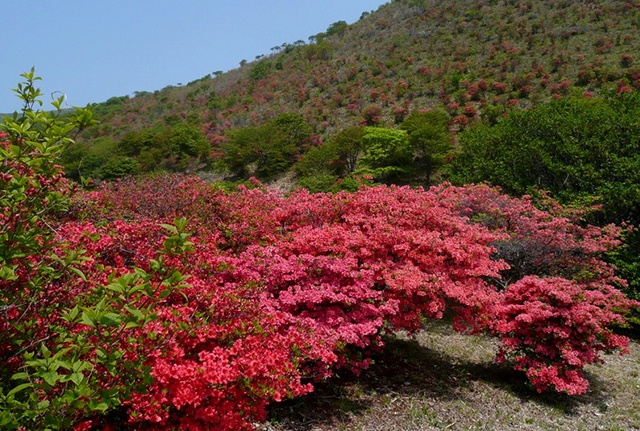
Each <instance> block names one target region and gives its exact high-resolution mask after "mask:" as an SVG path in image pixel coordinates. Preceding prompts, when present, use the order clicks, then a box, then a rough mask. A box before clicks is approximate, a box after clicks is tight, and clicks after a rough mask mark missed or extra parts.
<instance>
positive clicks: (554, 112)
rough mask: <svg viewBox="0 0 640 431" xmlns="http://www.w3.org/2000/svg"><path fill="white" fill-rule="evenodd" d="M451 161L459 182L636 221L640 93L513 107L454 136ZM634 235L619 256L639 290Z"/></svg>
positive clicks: (639, 214)
mask: <svg viewBox="0 0 640 431" xmlns="http://www.w3.org/2000/svg"><path fill="white" fill-rule="evenodd" d="M460 148H461V152H460V154H458V155H457V156H456V158H455V160H454V162H453V163H452V164H451V165H450V169H449V172H448V175H449V178H450V179H451V180H452V181H453V182H455V183H458V184H464V183H475V182H481V181H488V182H491V183H493V184H496V185H499V186H500V187H502V188H503V189H504V190H505V191H507V192H509V193H512V194H516V195H521V194H526V193H532V192H534V190H535V188H542V189H545V190H548V191H550V192H551V194H552V196H554V197H556V198H558V199H559V200H560V201H561V202H564V203H568V204H576V205H583V204H584V203H588V202H593V201H594V200H595V202H596V203H598V204H601V205H602V209H601V211H599V212H598V213H596V214H594V215H592V216H591V221H593V222H597V223H601V224H602V223H611V222H613V223H621V222H630V223H632V224H635V225H639V224H640V95H639V94H638V93H637V92H635V93H623V94H612V95H610V96H609V97H604V98H593V99H589V98H582V97H574V98H567V99H561V100H557V101H554V102H551V103H548V104H545V105H540V106H538V107H535V108H533V109H531V110H528V111H511V112H510V113H509V115H508V117H506V118H501V119H499V120H498V121H497V123H496V124H494V125H491V124H478V125H476V126H475V127H472V128H470V129H468V130H466V131H465V132H463V133H462V134H461V135H460ZM637 236H638V233H633V234H631V235H630V236H629V238H628V242H627V244H628V247H631V249H627V250H626V251H625V252H621V253H619V254H618V255H617V257H618V258H619V259H620V260H619V261H618V264H619V265H618V266H620V267H621V268H622V269H623V271H622V275H624V276H625V277H627V278H628V279H629V282H630V285H631V291H632V292H639V291H640V278H639V277H638V262H639V260H640V258H639V257H638V255H639V254H640V253H639V252H640V249H639V248H638V247H637V245H638V243H639V242H640V241H638V238H637Z"/></svg>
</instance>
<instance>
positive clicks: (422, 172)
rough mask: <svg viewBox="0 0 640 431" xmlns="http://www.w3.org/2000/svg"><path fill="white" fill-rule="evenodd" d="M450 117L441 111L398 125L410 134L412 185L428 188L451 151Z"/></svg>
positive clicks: (416, 115) (415, 114) (417, 115)
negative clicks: (417, 183) (421, 185)
mask: <svg viewBox="0 0 640 431" xmlns="http://www.w3.org/2000/svg"><path fill="white" fill-rule="evenodd" d="M448 123H449V116H448V115H447V114H446V113H445V112H442V111H428V112H413V113H412V114H411V115H409V116H408V117H407V118H406V119H405V120H404V121H403V122H402V124H401V125H400V128H401V129H402V130H406V131H407V133H408V134H409V145H410V146H411V150H412V151H413V162H412V164H413V174H414V181H416V182H422V183H423V184H426V185H429V183H430V180H431V177H432V175H433V174H434V173H435V172H436V171H437V170H438V169H439V168H440V167H442V165H443V164H444V161H445V159H446V157H447V156H448V155H449V154H450V152H451V150H452V149H453V146H452V143H451V135H450V134H449V128H448Z"/></svg>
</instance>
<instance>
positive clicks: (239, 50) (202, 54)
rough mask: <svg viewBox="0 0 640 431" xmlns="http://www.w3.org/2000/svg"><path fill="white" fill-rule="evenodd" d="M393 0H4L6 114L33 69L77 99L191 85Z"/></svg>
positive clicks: (2, 101) (0, 82) (47, 88)
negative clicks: (23, 76) (17, 88)
mask: <svg viewBox="0 0 640 431" xmlns="http://www.w3.org/2000/svg"><path fill="white" fill-rule="evenodd" d="M384 3H386V1H384V0H346V1H345V0H323V1H306V0H182V1H179V0H128V1H125V0H36V1H30V2H26V1H25V0H2V7H1V8H0V14H1V15H2V19H1V20H0V21H1V22H2V24H1V25H0V40H1V41H2V53H0V58H1V61H0V112H11V111H13V110H16V109H19V107H20V103H19V100H18V99H17V98H16V97H15V96H14V94H13V92H12V91H11V89H12V88H15V86H16V84H17V83H18V81H20V79H21V78H20V77H19V75H20V73H22V72H24V71H26V70H28V69H30V68H31V66H35V67H36V73H37V74H38V75H39V76H42V78H43V81H42V83H41V87H42V89H43V91H44V92H45V95H47V98H49V96H48V94H49V93H51V92H52V91H62V92H64V93H66V95H67V101H68V103H69V104H70V105H75V106H82V105H85V104H87V103H92V102H102V101H104V100H106V99H108V98H109V97H112V96H122V95H126V94H132V93H133V92H134V91H153V90H158V89H161V88H163V87H165V86H166V85H176V84H177V83H187V82H189V81H192V80H194V79H197V78H201V77H202V76H204V75H206V74H208V73H211V72H214V71H216V70H223V71H226V70H229V69H233V68H236V67H237V66H238V63H239V62H240V60H242V59H247V60H249V61H251V60H253V59H254V58H255V56H256V55H259V54H269V53H270V48H271V47H273V46H276V45H281V44H282V43H284V42H294V41H296V40H299V39H303V40H305V41H306V40H307V38H308V37H309V36H310V35H313V34H316V33H319V32H321V31H324V30H326V28H327V27H328V26H329V25H330V24H331V23H333V22H335V21H339V20H345V21H347V22H349V23H351V22H354V21H356V20H357V19H358V18H359V17H360V15H361V14H362V12H364V11H371V10H375V9H377V8H378V7H379V6H380V5H382V4H384Z"/></svg>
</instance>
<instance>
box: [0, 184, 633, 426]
mask: <svg viewBox="0 0 640 431" xmlns="http://www.w3.org/2000/svg"><path fill="white" fill-rule="evenodd" d="M255 185H256V186H257V187H256V188H252V189H248V188H246V187H240V188H239V189H238V190H237V191H235V192H225V191H222V190H218V189H216V188H215V187H214V186H212V185H209V184H205V183H204V182H202V181H200V180H199V179H196V178H189V177H184V176H159V177H153V178H146V179H136V180H127V181H122V182H117V183H112V184H108V185H106V186H104V187H102V188H100V189H98V190H96V191H92V192H84V193H80V194H77V195H76V197H75V200H74V202H75V206H74V208H72V209H73V211H71V212H70V213H69V214H70V215H67V218H66V219H63V220H61V221H59V226H58V227H57V229H56V232H57V235H58V240H59V242H60V244H61V245H60V247H64V248H74V249H82V250H84V256H85V259H84V260H83V263H82V266H81V268H80V269H81V270H82V273H83V274H84V277H85V278H86V281H84V280H83V279H80V278H78V279H65V280H60V283H59V285H58V286H53V287H55V289H57V290H55V289H54V290H53V291H54V292H60V296H59V301H60V309H64V308H65V307H71V306H72V305H73V300H74V298H76V297H78V296H81V295H82V294H83V291H89V290H91V289H94V287H95V286H96V285H110V284H109V283H112V284H113V280H114V279H118V278H119V277H120V278H121V277H130V276H131V274H134V273H136V271H137V273H149V274H152V273H154V271H156V272H158V273H159V274H172V273H180V274H185V280H184V285H183V286H182V288H181V289H180V290H179V291H171V292H169V293H168V294H166V296H165V293H164V292H166V290H165V288H166V285H167V284H166V283H167V282H166V277H164V278H162V277H160V276H155V278H154V277H150V278H148V279H147V284H148V286H147V289H151V291H152V292H154V293H153V294H152V295H151V296H152V297H154V298H155V300H154V301H152V303H153V304H155V305H154V309H153V310H152V311H153V315H154V319H153V321H152V322H149V323H147V324H146V325H145V326H144V327H136V325H132V326H131V327H126V328H123V329H122V330H121V332H120V333H119V336H118V337H119V338H118V341H117V343H121V344H122V349H123V351H124V352H126V353H125V354H124V356H123V357H122V358H121V360H120V361H119V363H118V364H117V365H115V372H114V370H106V369H105V370H103V371H104V372H103V373H102V374H100V376H101V377H100V379H102V380H101V384H102V385H103V386H104V387H105V388H111V389H112V388H122V387H124V386H123V385H130V387H134V390H130V393H131V396H130V397H129V399H126V400H124V406H126V409H127V412H128V417H129V421H130V424H131V426H132V427H137V428H139V429H190V430H205V429H229V430H232V429H249V428H251V424H252V423H253V422H255V421H258V420H261V419H263V418H264V417H265V414H266V413H265V412H266V411H265V408H266V406H267V405H268V403H269V402H272V401H279V400H281V399H283V398H287V397H293V396H298V395H302V394H305V393H308V392H310V391H311V390H312V389H313V388H312V382H313V378H315V379H318V378H322V377H325V376H328V375H330V374H331V373H332V371H333V370H335V369H336V368H337V367H347V368H349V369H351V370H354V371H355V372H359V370H361V369H363V368H366V367H367V366H368V365H369V359H368V354H369V353H370V352H371V351H373V350H378V349H380V348H382V347H383V343H382V341H381V335H382V334H383V333H385V332H388V333H392V332H394V331H396V330H400V329H404V330H408V331H410V332H412V331H416V330H418V329H420V327H421V322H422V320H423V319H424V318H425V317H430V318H441V317H442V316H443V314H444V312H445V311H446V310H450V311H451V313H453V314H454V316H455V319H454V322H455V328H456V330H459V331H466V330H470V331H471V332H474V333H488V334H492V335H496V336H498V337H500V338H501V339H502V342H503V349H502V350H501V352H500V354H499V359H503V358H504V357H505V355H506V354H508V353H509V354H512V355H513V357H514V359H515V366H516V368H517V369H519V370H523V371H525V372H526V374H527V376H528V377H529V379H530V381H531V383H532V384H533V385H534V386H535V387H536V388H537V389H539V390H545V389H548V388H552V389H555V390H558V391H566V392H568V393H570V394H577V393H582V392H584V391H585V390H586V387H587V382H586V380H585V379H584V377H583V376H582V374H581V373H580V370H581V369H582V368H583V367H584V366H585V365H587V364H590V363H594V362H598V361H599V360H600V359H599V353H600V352H602V351H604V352H608V351H612V350H615V349H620V350H622V351H624V348H625V346H626V343H627V340H626V339H625V338H624V337H620V336H617V335H614V334H613V333H612V332H611V329H610V328H609V326H610V324H611V323H614V322H621V321H622V320H623V317H622V316H621V315H620V314H619V313H620V312H621V311H623V310H624V309H625V308H627V307H629V305H630V301H628V300H627V299H626V298H624V296H623V295H622V294H621V293H620V292H619V291H617V290H616V289H615V288H614V287H613V284H614V283H616V282H619V280H617V279H616V278H615V277H614V276H613V272H612V268H611V267H610V266H609V265H607V264H606V263H605V262H603V261H602V260H601V259H600V257H599V256H600V254H601V253H602V252H603V251H606V250H609V249H611V248H612V247H614V246H616V245H617V244H618V240H617V236H618V234H619V231H618V230H617V229H615V228H613V227H608V228H605V229H601V228H596V227H591V226H587V227H584V226H580V225H579V224H577V223H575V222H574V220H572V219H571V218H569V217H565V216H563V215H562V214H559V211H560V209H559V208H558V207H551V208H550V210H548V211H543V210H540V209H537V208H536V207H535V206H534V205H533V203H532V201H531V199H529V198H523V199H514V198H510V197H507V196H505V195H503V194H501V193H500V192H499V191H498V190H496V189H493V188H490V187H487V186H470V187H464V188H458V187H452V186H450V185H446V184H445V185H443V186H440V187H437V188H432V189H430V190H429V191H424V190H422V189H417V190H416V189H411V188H409V187H386V186H379V187H372V188H362V189H361V190H359V191H358V192H356V193H352V194H349V193H345V192H342V193H338V194H311V193H309V192H307V191H305V190H299V191H296V192H293V193H291V194H290V195H282V194H279V193H277V192H274V191H270V190H268V189H265V188H264V187H262V186H261V185H260V184H259V183H257V182H256V184H255ZM179 217H185V218H187V219H188V224H187V226H186V231H187V232H190V233H191V237H190V238H189V240H190V246H189V250H188V252H185V253H179V254H171V253H168V252H165V253H164V254H163V257H162V269H161V270H160V269H158V268H157V267H158V259H159V258H158V251H159V250H163V249H168V248H170V247H171V244H168V242H169V240H168V239H167V235H166V232H165V229H166V228H167V227H166V224H169V223H171V222H172V220H174V219H176V218H179ZM162 224H164V225H165V227H161V226H160V225H162ZM63 292H66V293H64V294H63ZM148 303H149V297H147V296H137V295H135V294H134V295H131V296H130V297H129V302H128V303H127V304H126V306H123V309H122V310H121V311H122V313H127V310H129V308H127V307H133V309H140V308H144V306H145V304H148ZM62 317H63V316H60V315H52V316H49V317H43V321H42V324H43V327H45V328H46V327H47V325H49V326H57V325H65V324H70V323H68V322H67V323H66V321H64V319H63V318H62ZM3 318H4V317H3ZM0 323H2V321H0ZM73 325H74V326H73V327H72V328H70V330H71V331H75V332H86V334H87V338H88V339H89V340H90V341H91V342H92V343H94V345H95V346H96V349H100V348H105V349H106V348H108V346H102V345H101V339H100V337H95V336H94V335H93V334H95V328H92V327H91V326H88V325H86V324H82V323H77V322H75V321H73ZM93 354H95V351H93V352H89V353H88V354H87V358H86V360H87V361H90V360H91V355H93ZM131 364H137V365H136V366H135V367H133V366H132V365H131ZM140 367H142V368H140ZM139 369H144V370H148V373H147V374H148V376H149V377H150V379H147V380H142V375H141V376H137V375H136V374H135V373H132V370H139ZM107 371H108V372H107ZM142 374H144V373H142ZM122 376H128V377H127V378H124V377H122ZM48 396H50V394H47V393H43V394H42V397H43V399H46V398H47V397H48ZM98 423H99V419H94V420H93V422H83V424H82V425H81V427H84V429H89V428H90V427H91V426H93V425H97V424H98Z"/></svg>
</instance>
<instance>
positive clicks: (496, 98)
mask: <svg viewBox="0 0 640 431" xmlns="http://www.w3.org/2000/svg"><path fill="white" fill-rule="evenodd" d="M638 27H640V11H639V8H638V7H637V6H635V5H634V4H633V3H630V2H628V1H616V0H596V1H591V2H587V1H575V0H557V1H546V2H536V1H532V0H529V1H527V0H525V1H495V0H488V1H484V2H478V1H459V0H442V1H437V0H432V1H428V0H427V1H425V0H398V1H394V2H392V3H390V4H388V5H385V6H383V7H381V8H380V9H379V10H378V11H376V12H375V13H372V14H371V15H368V16H366V14H363V18H362V19H361V20H360V21H359V22H357V23H355V24H353V25H351V26H344V25H340V23H336V24H334V25H333V26H332V27H331V28H330V29H329V30H330V31H329V32H328V33H333V34H320V35H317V36H313V37H312V38H310V39H311V40H312V41H313V43H310V44H308V45H307V44H303V43H301V42H297V43H295V44H291V45H287V44H285V45H283V47H281V50H280V52H277V53H273V54H271V55H269V56H266V57H264V58H262V59H260V60H258V61H255V62H252V63H248V64H244V65H243V66H242V67H240V68H239V69H236V70H233V71H231V72H228V73H225V74H221V75H219V76H216V77H210V76H207V77H204V78H202V79H200V80H197V81H194V82H192V83H189V84H188V85H186V86H184V87H167V88H165V89H163V90H160V91H156V92H154V93H145V94H140V95H138V96H137V97H133V98H127V97H123V98H113V99H110V100H109V101H107V102H105V103H103V104H99V105H97V106H96V107H95V109H96V111H97V112H98V113H99V114H100V116H101V119H102V125H101V126H99V127H98V128H95V129H93V130H92V131H90V132H89V133H87V134H86V135H85V138H95V137H97V136H116V137H117V136H120V135H122V133H124V132H126V131H129V130H138V129H142V128H146V127H151V126H154V125H160V124H173V123H176V122H181V121H187V122H190V123H192V124H197V125H198V127H200V128H201V130H202V132H203V133H204V134H206V136H207V137H208V139H209V140H210V141H211V142H212V143H214V144H215V143H216V142H217V140H218V139H220V136H221V135H222V134H224V133H225V132H226V131H227V130H228V129H233V128H237V127H241V126H246V125H250V124H253V125H255V124H260V123H263V122H264V121H266V120H268V119H269V118H272V117H273V116H275V115H277V114H279V113H281V112H297V113H301V114H303V115H304V116H305V118H306V120H307V121H308V122H309V124H310V125H311V126H312V127H313V128H314V130H315V132H317V133H318V134H321V135H328V134H330V133H332V132H334V131H336V130H337V129H341V128H344V127H346V126H349V125H354V124H358V123H360V122H361V121H362V120H363V118H365V117H374V118H375V119H376V120H378V119H380V120H381V121H382V122H383V123H386V124H389V125H390V124H393V123H394V122H398V121H399V120H401V119H402V118H403V116H404V115H406V113H407V112H409V111H411V110H416V109H422V108H428V107H434V106H442V107H445V108H446V109H447V110H448V112H449V113H450V114H452V115H453V116H454V117H456V119H455V122H456V123H458V124H465V123H467V122H469V121H471V120H473V119H474V118H476V117H478V116H479V115H488V116H492V115H499V113H500V112H501V109H502V108H501V107H504V106H528V105H531V104H535V103H539V102H541V101H545V100H548V99H550V98H552V97H556V98H557V97H562V96H564V95H568V94H571V93H585V92H590V93H598V92H601V91H603V90H604V89H609V88H612V89H620V88H626V87H629V88H630V87H636V88H638V89H640V67H639V64H640V63H639V62H638V60H640V59H637V58H634V56H636V57H637V54H635V53H637V52H640V38H639V37H638V34H637V28H638Z"/></svg>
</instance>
